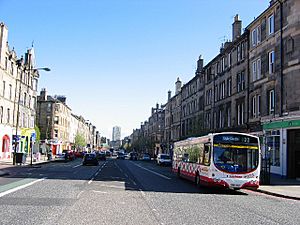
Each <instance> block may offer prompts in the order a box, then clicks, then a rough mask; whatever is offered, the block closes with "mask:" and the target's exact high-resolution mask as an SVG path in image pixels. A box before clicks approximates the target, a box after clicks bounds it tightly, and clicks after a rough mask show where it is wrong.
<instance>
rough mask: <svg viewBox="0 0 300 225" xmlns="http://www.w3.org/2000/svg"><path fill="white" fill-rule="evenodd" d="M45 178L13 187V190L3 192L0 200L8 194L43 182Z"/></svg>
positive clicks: (0, 194)
mask: <svg viewBox="0 0 300 225" xmlns="http://www.w3.org/2000/svg"><path fill="white" fill-rule="evenodd" d="M46 178H47V177H44V178H41V179H38V180H35V181H32V182H30V183H28V184H24V185H21V186H19V187H15V188H12V189H10V190H7V191H4V192H2V193H0V198H1V197H3V196H5V195H7V194H10V193H13V192H15V191H18V190H21V189H23V188H26V187H29V186H31V185H33V184H35V183H37V182H40V181H43V180H45V179H46Z"/></svg>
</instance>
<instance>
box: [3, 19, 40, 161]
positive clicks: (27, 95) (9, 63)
mask: <svg viewBox="0 0 300 225" xmlns="http://www.w3.org/2000/svg"><path fill="white" fill-rule="evenodd" d="M34 62H35V55H34V49H33V48H31V49H28V50H27V52H26V53H25V57H21V58H18V57H17V55H16V52H15V51H14V49H12V50H11V49H10V48H9V45H8V28H7V27H6V25H5V24H4V23H0V82H1V83H0V160H1V159H9V158H11V157H12V154H11V153H12V152H14V149H15V147H16V149H15V150H16V152H26V153H27V154H28V153H30V151H31V146H32V143H33V142H34V137H35V130H34V126H35V108H36V97H37V83H38V78H39V73H38V70H37V69H36V67H35V64H34ZM14 141H16V142H14Z"/></svg>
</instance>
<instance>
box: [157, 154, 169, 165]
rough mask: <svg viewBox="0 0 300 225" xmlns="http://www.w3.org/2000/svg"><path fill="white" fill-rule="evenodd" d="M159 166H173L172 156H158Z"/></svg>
mask: <svg viewBox="0 0 300 225" xmlns="http://www.w3.org/2000/svg"><path fill="white" fill-rule="evenodd" d="M156 162H157V165H168V166H169V165H171V164H172V160H171V157H170V155H168V154H158V156H157V159H156Z"/></svg>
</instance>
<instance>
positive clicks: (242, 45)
mask: <svg viewBox="0 0 300 225" xmlns="http://www.w3.org/2000/svg"><path fill="white" fill-rule="evenodd" d="M245 50H246V49H245V42H242V43H241V59H242V60H243V59H245Z"/></svg>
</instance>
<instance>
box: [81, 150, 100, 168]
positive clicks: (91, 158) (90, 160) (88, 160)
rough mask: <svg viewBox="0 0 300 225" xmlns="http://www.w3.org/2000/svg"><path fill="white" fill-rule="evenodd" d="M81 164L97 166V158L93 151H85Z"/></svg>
mask: <svg viewBox="0 0 300 225" xmlns="http://www.w3.org/2000/svg"><path fill="white" fill-rule="evenodd" d="M82 165H83V166H86V165H94V166H98V165H99V162H98V159H97V157H96V154H95V153H87V154H85V155H84V157H83V160H82Z"/></svg>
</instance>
